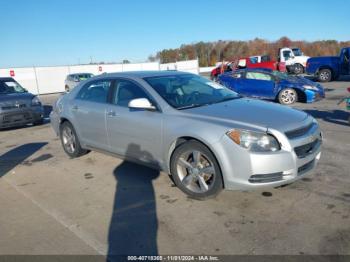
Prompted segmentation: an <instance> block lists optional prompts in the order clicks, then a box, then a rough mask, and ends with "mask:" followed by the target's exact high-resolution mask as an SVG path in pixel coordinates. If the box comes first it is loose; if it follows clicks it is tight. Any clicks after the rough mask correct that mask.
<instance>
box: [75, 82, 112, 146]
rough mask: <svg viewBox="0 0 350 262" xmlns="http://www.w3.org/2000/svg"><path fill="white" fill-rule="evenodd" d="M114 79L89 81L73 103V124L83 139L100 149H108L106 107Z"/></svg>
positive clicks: (87, 143) (89, 144) (84, 141)
mask: <svg viewBox="0 0 350 262" xmlns="http://www.w3.org/2000/svg"><path fill="white" fill-rule="evenodd" d="M112 83H113V81H112V80H96V81H93V82H89V83H87V84H86V85H85V86H84V87H83V88H82V89H81V90H80V91H79V93H78V95H77V96H76V98H75V99H74V100H73V103H72V108H71V110H72V115H73V116H74V121H73V125H74V127H75V128H76V129H77V132H78V134H79V138H80V139H81V141H82V142H83V143H84V144H86V145H88V146H92V147H95V148H99V149H104V150H107V149H108V140H107V130H106V107H107V100H108V95H109V92H110V91H111V87H112Z"/></svg>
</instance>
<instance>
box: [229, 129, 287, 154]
mask: <svg viewBox="0 0 350 262" xmlns="http://www.w3.org/2000/svg"><path fill="white" fill-rule="evenodd" d="M227 135H228V137H229V138H231V139H232V140H233V141H234V142H235V143H236V144H237V145H240V146H241V147H244V148H246V149H248V150H250V151H252V152H275V151H278V150H280V149H281V147H280V144H279V143H278V141H277V139H276V138H275V137H274V136H272V135H269V134H267V133H260V132H253V131H246V130H238V129H235V130H231V131H229V132H227Z"/></svg>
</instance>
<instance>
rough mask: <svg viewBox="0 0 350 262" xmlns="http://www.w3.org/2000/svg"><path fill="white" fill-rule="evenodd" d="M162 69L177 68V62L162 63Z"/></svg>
mask: <svg viewBox="0 0 350 262" xmlns="http://www.w3.org/2000/svg"><path fill="white" fill-rule="evenodd" d="M159 67H160V70H163V71H165V70H176V68H177V67H176V63H166V64H160V66H159Z"/></svg>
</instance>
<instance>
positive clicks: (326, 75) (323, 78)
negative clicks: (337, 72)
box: [317, 69, 332, 83]
mask: <svg viewBox="0 0 350 262" xmlns="http://www.w3.org/2000/svg"><path fill="white" fill-rule="evenodd" d="M317 79H318V81H320V82H322V83H325V82H330V81H331V80H332V71H331V70H329V69H321V70H320V71H319V72H318V75H317Z"/></svg>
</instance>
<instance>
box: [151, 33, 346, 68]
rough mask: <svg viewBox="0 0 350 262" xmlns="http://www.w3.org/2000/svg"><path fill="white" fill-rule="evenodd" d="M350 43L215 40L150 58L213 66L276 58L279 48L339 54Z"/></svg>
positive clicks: (316, 54) (313, 53)
mask: <svg viewBox="0 0 350 262" xmlns="http://www.w3.org/2000/svg"><path fill="white" fill-rule="evenodd" d="M346 46H350V41H343V42H340V41H336V40H322V41H313V42H307V41H293V40H291V39H289V38H288V37H282V38H280V39H278V40H277V41H272V42H271V41H267V40H264V39H260V38H255V39H254V40H249V41H227V40H226V41H223V40H219V41H215V42H198V43H193V44H183V45H181V46H180V47H179V48H175V49H164V50H161V51H159V52H157V54H155V55H150V56H149V57H148V60H149V61H160V63H162V64H163V63H173V62H176V61H184V60H192V59H198V61H199V66H201V67H205V66H213V65H215V64H216V63H217V62H220V61H223V60H225V61H233V60H235V59H238V58H242V57H247V56H252V55H270V57H271V59H273V60H277V56H278V49H279V48H282V47H299V48H301V50H302V51H303V52H304V54H305V55H307V56H311V57H312V56H328V55H338V54H339V51H340V49H341V48H342V47H346Z"/></svg>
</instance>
